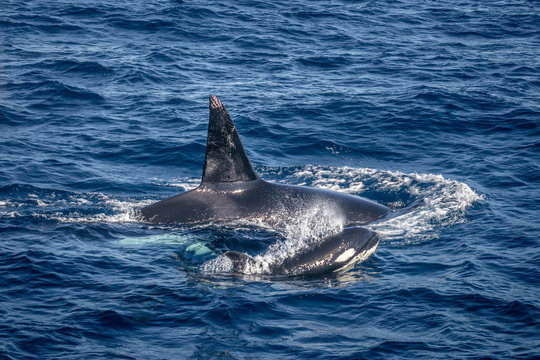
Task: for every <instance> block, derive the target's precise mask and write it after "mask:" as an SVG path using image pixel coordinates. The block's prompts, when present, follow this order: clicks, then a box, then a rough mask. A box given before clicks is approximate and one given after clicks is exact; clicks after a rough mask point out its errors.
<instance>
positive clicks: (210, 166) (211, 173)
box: [202, 95, 257, 183]
mask: <svg viewBox="0 0 540 360" xmlns="http://www.w3.org/2000/svg"><path fill="white" fill-rule="evenodd" d="M209 100H210V121H209V123H208V139H207V140H206V156H205V160H204V169H203V177H202V181H203V182H208V183H219V182H235V181H250V180H255V179H257V174H256V173H255V171H254V170H253V168H252V166H251V164H250V162H249V159H248V157H247V155H246V153H245V151H244V147H243V146H242V142H241V141H240V137H239V136H238V133H237V131H236V129H235V127H234V124H233V121H232V119H231V116H230V115H229V112H228V111H227V109H226V108H225V106H223V103H222V102H221V101H220V100H219V99H218V98H217V96H215V95H210V99H209Z"/></svg>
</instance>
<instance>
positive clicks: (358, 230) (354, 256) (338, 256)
mask: <svg viewBox="0 0 540 360" xmlns="http://www.w3.org/2000/svg"><path fill="white" fill-rule="evenodd" d="M378 244H379V236H378V235H377V234H376V233H374V232H372V231H370V230H368V229H366V228H363V227H349V228H345V229H343V231H342V232H340V233H339V234H336V235H332V236H329V237H326V238H324V239H322V240H321V241H320V242H318V243H315V244H314V245H313V246H312V247H310V248H308V249H304V250H303V251H300V252H299V253H297V254H294V256H290V257H288V258H286V259H285V260H284V261H283V262H281V263H279V264H268V269H267V272H268V273H269V274H270V275H272V276H276V275H278V276H280V275H286V276H295V275H318V274H322V273H327V272H331V271H337V270H341V269H344V268H347V267H348V266H351V265H353V264H354V263H356V262H357V261H359V260H363V259H365V258H366V257H368V256H369V255H370V254H371V253H372V252H374V251H375V249H376V247H377V245H378ZM223 256H224V257H226V258H228V259H229V260H231V261H232V264H233V272H235V273H241V274H244V273H249V272H250V268H256V267H257V266H258V264H257V261H256V260H255V259H254V258H252V257H251V256H249V255H248V254H246V253H240V252H236V251H227V252H226V253H225V254H223Z"/></svg>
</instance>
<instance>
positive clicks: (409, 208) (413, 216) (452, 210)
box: [291, 165, 483, 245]
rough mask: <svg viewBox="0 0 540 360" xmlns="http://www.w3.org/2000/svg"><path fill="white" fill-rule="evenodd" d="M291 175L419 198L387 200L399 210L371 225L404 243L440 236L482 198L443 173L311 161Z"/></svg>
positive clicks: (327, 185) (326, 185)
mask: <svg viewBox="0 0 540 360" xmlns="http://www.w3.org/2000/svg"><path fill="white" fill-rule="evenodd" d="M291 177H293V178H297V179H298V180H299V181H302V182H305V183H310V184H311V185H312V186H315V187H319V188H323V189H331V190H335V191H342V192H346V193H353V194H360V195H361V194H362V191H359V190H365V191H372V192H376V193H382V194H383V195H384V194H385V193H390V194H392V193H398V192H403V193H405V194H406V195H410V196H412V197H414V198H416V200H414V202H413V203H412V204H403V203H402V202H401V201H397V202H395V203H391V204H388V205H389V206H393V207H394V208H395V209H397V210H399V211H398V212H396V215H395V216H392V217H389V218H388V219H386V220H385V221H381V222H377V223H374V224H371V225H369V226H368V227H369V228H370V229H372V230H375V231H377V232H378V233H379V234H380V236H381V241H391V242H394V243H399V244H401V245H405V244H409V243H419V242H423V241H427V240H430V239H434V238H437V237H438V236H439V233H440V231H441V230H442V229H444V228H446V227H449V226H452V225H455V224H458V223H462V222H464V221H465V211H466V209H467V208H468V207H470V206H471V205H472V204H474V203H475V202H477V201H479V200H482V199H483V197H482V196H481V195H478V194H477V193H476V192H474V191H473V190H472V189H471V188H470V187H469V186H468V185H467V184H465V183H461V182H459V181H456V180H451V179H446V178H444V177H443V176H442V175H440V174H438V175H435V174H421V173H410V174H406V173H402V172H399V171H385V170H374V169H366V168H362V169H356V168H351V167H341V168H324V167H319V166H312V165H309V166H306V167H305V168H304V169H302V171H300V172H297V173H294V174H293V175H292V176H291ZM343 180H345V181H343ZM366 184H369V186H368V185H366ZM405 205H406V206H405ZM404 206H405V207H404ZM400 208H401V209H400Z"/></svg>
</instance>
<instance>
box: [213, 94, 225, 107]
mask: <svg viewBox="0 0 540 360" xmlns="http://www.w3.org/2000/svg"><path fill="white" fill-rule="evenodd" d="M220 109H225V106H223V103H222V102H221V100H219V99H218V97H217V96H216V95H210V110H220Z"/></svg>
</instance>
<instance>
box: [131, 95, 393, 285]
mask: <svg viewBox="0 0 540 360" xmlns="http://www.w3.org/2000/svg"><path fill="white" fill-rule="evenodd" d="M313 208H317V209H319V210H321V211H319V213H318V214H320V213H324V214H325V215H326V216H331V217H338V218H339V219H340V220H341V221H342V223H343V224H344V225H345V226H350V225H359V224H365V223H369V222H371V221H374V220H377V219H380V218H382V217H383V216H385V215H386V214H387V213H388V212H389V209H388V208H387V207H386V206H384V205H380V204H377V203H376V202H374V201H371V200H368V199H364V198H361V197H359V196H353V195H347V194H342V193H338V192H333V191H328V190H321V189H315V188H309V187H303V186H293V185H283V184H274V183H270V182H267V181H264V180H262V179H261V178H260V177H259V176H258V175H257V174H256V173H255V171H254V170H253V167H252V166H251V163H250V162H249V159H248V157H247V155H246V153H245V151H244V147H243V145H242V142H241V141H240V137H239V136H238V133H237V131H236V128H235V127H234V124H233V122H232V119H231V117H230V115H229V113H228V111H227V110H226V109H225V107H224V106H223V104H222V103H221V101H220V100H219V99H218V98H217V97H215V96H214V95H210V121H209V125H208V138H207V144H206V156H205V160H204V169H203V176H202V181H201V184H200V186H199V187H197V188H196V189H194V190H191V191H188V192H185V193H183V194H180V195H177V196H174V197H171V198H169V199H165V200H162V201H159V202H157V203H155V204H152V205H149V206H146V207H144V208H142V209H140V210H139V211H138V214H139V217H140V218H141V219H142V220H144V221H149V222H153V223H162V224H179V225H181V224H200V223H210V222H213V223H215V222H230V221H235V220H247V221H254V222H256V223H260V224H264V225H267V226H274V227H277V228H280V227H282V226H285V225H287V224H290V223H291V222H293V221H294V220H295V219H297V218H301V217H302V216H306V214H308V213H309V211H310V210H312V209H313ZM353 229H354V230H344V231H343V232H341V233H339V234H336V235H333V236H330V237H328V238H326V239H323V241H322V242H321V243H319V244H318V245H316V246H315V247H313V248H311V249H307V250H306V251H305V252H303V253H301V254H295V255H294V256H293V257H292V258H290V259H288V260H285V262H284V263H282V264H280V265H279V264H274V265H273V267H272V271H273V272H275V273H276V274H294V275H298V274H302V273H310V274H311V273H318V272H321V271H330V270H334V269H336V268H340V267H342V266H341V265H343V264H341V263H340V261H337V260H336V259H340V258H339V256H340V251H342V250H343V249H344V248H346V249H345V250H347V249H352V250H350V251H349V252H348V253H347V254H352V251H353V250H354V254H353V255H354V256H352V257H351V259H355V258H359V257H360V256H359V254H360V253H361V252H362V251H364V252H365V251H367V250H369V249H367V248H366V247H370V248H373V250H374V247H375V246H376V245H377V243H378V237H377V236H376V234H374V233H372V232H371V231H369V230H367V229H364V228H353ZM374 239H376V240H374ZM366 249H367V250H366ZM238 254H239V253H232V252H229V253H227V255H225V254H224V256H227V257H229V258H230V259H233V258H235V259H236V261H237V264H242V263H243V264H249V262H250V261H251V260H250V258H249V256H248V255H246V254H240V255H238ZM312 258H316V259H326V260H324V261H319V260H316V261H312V260H310V259H312ZM342 258H343V257H342ZM342 258H341V259H342ZM233 263H234V261H233ZM240 268H242V266H240V265H238V266H236V268H235V271H239V270H238V269H240Z"/></svg>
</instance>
